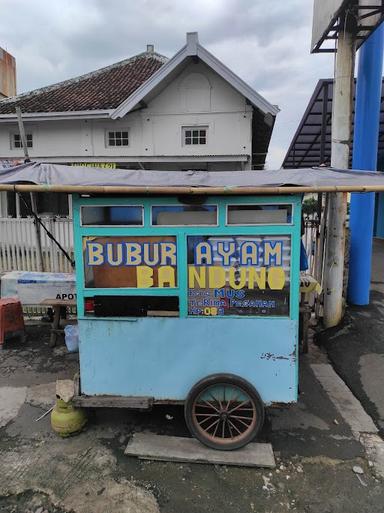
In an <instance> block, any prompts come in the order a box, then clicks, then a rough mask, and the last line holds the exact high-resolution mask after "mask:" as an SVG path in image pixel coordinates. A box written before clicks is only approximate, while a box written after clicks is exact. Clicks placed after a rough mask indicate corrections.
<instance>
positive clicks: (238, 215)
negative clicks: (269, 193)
mask: <svg viewBox="0 0 384 513" xmlns="http://www.w3.org/2000/svg"><path fill="white" fill-rule="evenodd" d="M290 223H292V205H273V204H269V205H228V207H227V225H246V224H249V225H257V224H290Z"/></svg>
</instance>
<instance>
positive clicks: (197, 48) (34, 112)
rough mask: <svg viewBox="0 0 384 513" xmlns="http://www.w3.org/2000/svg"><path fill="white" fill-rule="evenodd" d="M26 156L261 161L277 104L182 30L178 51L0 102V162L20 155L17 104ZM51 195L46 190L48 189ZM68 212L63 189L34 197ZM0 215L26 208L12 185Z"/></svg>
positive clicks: (255, 165) (212, 166)
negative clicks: (183, 35)
mask: <svg viewBox="0 0 384 513" xmlns="http://www.w3.org/2000/svg"><path fill="white" fill-rule="evenodd" d="M17 106H18V107H20V108H21V111H22V114H23V120H24V125H25V132H26V140H27V146H28V152H29V155H30V158H31V159H32V160H37V161H48V162H55V163H65V164H71V163H76V164H81V165H87V166H101V167H105V168H106V172H108V170H110V169H111V168H114V167H119V168H126V169H130V168H132V169H138V168H142V169H155V170H159V171H161V170H165V169H166V170H188V169H200V170H234V171H241V170H245V169H248V170H249V169H255V170H258V169H263V167H264V164H265V158H266V154H267V151H268V145H269V141H270V138H271V134H272V130H273V126H274V121H275V117H276V114H277V113H278V110H279V109H278V107H276V106H275V105H271V104H270V103H269V102H268V101H267V100H266V99H264V98H263V97H262V96H261V95H260V94H258V93H257V92H256V91H254V90H253V89H252V88H251V87H249V86H248V85H247V84H246V83H245V82H244V81H243V80H241V79H240V78H239V77H238V76H236V75H235V74H234V73H233V72H232V71H231V70H229V69H228V68H227V67H226V66H225V65H224V64H223V63H221V62H220V61H219V60H218V59H217V58H216V57H214V56H213V55H212V54H211V53H209V52H208V51H207V50H206V49H205V48H204V47H203V46H201V45H200V44H199V42H198V35H197V33H196V32H192V33H188V34H187V42H186V45H185V46H184V47H183V48H181V50H179V51H178V52H177V53H176V55H174V57H172V58H171V59H167V58H166V57H164V56H162V55H160V54H158V53H156V52H155V50H154V47H153V45H148V46H147V50H146V51H145V52H144V53H141V54H139V55H136V56H134V57H131V58H129V59H126V60H124V61H121V62H118V63H116V64H112V65H111V66H108V67H106V68H102V69H99V70H96V71H94V72H91V73H88V74H86V75H83V76H80V77H77V78H73V79H70V80H66V81H64V82H60V83H58V84H54V85H51V86H48V87H43V88H41V89H37V90H34V91H31V92H28V93H23V94H20V95H18V96H14V97H11V98H6V99H4V100H2V101H0V161H1V160H3V161H13V160H18V159H22V158H23V148H22V142H21V138H20V134H19V130H18V125H17V118H16V114H15V109H16V107H17ZM46 196H48V195H46ZM38 203H39V210H40V212H52V213H54V214H66V213H67V212H68V205H67V200H66V197H65V198H60V199H59V201H57V198H55V199H54V200H52V198H44V197H43V196H41V198H39V201H38ZM1 204H2V212H3V214H2V215H3V216H4V215H11V216H15V215H16V213H21V215H23V206H22V205H21V206H20V205H19V206H18V205H17V199H15V198H14V197H13V196H12V194H9V195H8V197H7V198H6V197H5V196H4V195H3V196H2V198H1Z"/></svg>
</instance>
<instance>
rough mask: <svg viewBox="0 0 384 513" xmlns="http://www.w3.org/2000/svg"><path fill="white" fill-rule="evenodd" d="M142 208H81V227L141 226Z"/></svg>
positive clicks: (123, 206)
mask: <svg viewBox="0 0 384 513" xmlns="http://www.w3.org/2000/svg"><path fill="white" fill-rule="evenodd" d="M143 210H144V209H143V207H142V206H140V205H138V206H136V205H130V206H127V205H121V206H92V207H81V224H82V225H83V226H142V225H143Z"/></svg>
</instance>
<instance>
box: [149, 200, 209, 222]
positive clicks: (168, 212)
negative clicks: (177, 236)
mask: <svg viewBox="0 0 384 513" xmlns="http://www.w3.org/2000/svg"><path fill="white" fill-rule="evenodd" d="M152 224H153V225H155V226H160V225H162V226H201V225H211V226H216V225H217V206H216V205H162V206H157V207H152Z"/></svg>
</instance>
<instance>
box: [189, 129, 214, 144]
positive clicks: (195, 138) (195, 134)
mask: <svg viewBox="0 0 384 513" xmlns="http://www.w3.org/2000/svg"><path fill="white" fill-rule="evenodd" d="M207 131H208V130H207V128H206V127H191V128H183V141H184V144H185V145H187V146H189V145H191V144H192V145H196V144H207Z"/></svg>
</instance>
